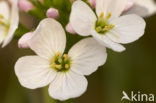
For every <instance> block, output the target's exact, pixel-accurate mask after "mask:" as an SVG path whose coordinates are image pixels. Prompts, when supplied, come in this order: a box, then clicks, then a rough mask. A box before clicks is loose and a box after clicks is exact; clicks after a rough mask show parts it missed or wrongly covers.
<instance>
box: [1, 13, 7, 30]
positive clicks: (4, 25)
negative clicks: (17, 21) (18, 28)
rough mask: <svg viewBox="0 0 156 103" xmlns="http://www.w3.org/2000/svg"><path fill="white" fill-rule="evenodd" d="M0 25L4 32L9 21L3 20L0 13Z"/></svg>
mask: <svg viewBox="0 0 156 103" xmlns="http://www.w3.org/2000/svg"><path fill="white" fill-rule="evenodd" d="M0 27H2V28H3V29H4V30H5V31H6V32H7V31H8V30H9V23H7V22H6V21H5V18H4V16H3V15H1V14H0Z"/></svg>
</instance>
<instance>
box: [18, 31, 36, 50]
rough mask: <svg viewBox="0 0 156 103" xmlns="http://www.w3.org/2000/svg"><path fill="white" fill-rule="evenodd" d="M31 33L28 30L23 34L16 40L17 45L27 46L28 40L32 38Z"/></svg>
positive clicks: (20, 46)
mask: <svg viewBox="0 0 156 103" xmlns="http://www.w3.org/2000/svg"><path fill="white" fill-rule="evenodd" d="M32 36H33V33H32V32H28V33H26V34H24V35H23V36H22V37H21V38H20V39H19V41H18V47H19V48H29V45H28V42H29V40H30V39H31V38H32Z"/></svg>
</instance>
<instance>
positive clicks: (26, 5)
mask: <svg viewBox="0 0 156 103" xmlns="http://www.w3.org/2000/svg"><path fill="white" fill-rule="evenodd" d="M18 7H19V8H20V9H21V10H22V11H24V12H28V11H30V10H32V9H33V8H34V6H33V4H32V3H31V2H29V1H28V0H19V1H18Z"/></svg>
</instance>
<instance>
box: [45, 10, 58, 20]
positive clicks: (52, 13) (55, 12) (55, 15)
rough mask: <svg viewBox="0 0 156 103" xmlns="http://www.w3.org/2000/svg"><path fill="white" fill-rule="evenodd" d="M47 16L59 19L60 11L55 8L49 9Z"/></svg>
mask: <svg viewBox="0 0 156 103" xmlns="http://www.w3.org/2000/svg"><path fill="white" fill-rule="evenodd" d="M46 15H47V17H48V18H54V19H57V18H58V16H59V12H58V10H57V9H55V8H49V9H48V10H47V13H46Z"/></svg>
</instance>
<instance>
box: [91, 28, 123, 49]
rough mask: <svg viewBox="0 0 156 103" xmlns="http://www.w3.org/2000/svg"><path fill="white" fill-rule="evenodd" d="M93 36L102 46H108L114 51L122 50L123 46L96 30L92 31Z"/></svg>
mask: <svg viewBox="0 0 156 103" xmlns="http://www.w3.org/2000/svg"><path fill="white" fill-rule="evenodd" d="M92 35H93V37H94V38H95V39H96V40H97V41H98V42H99V43H100V44H101V45H103V46H105V47H108V48H110V49H112V50H114V51H116V52H122V51H124V50H125V48H124V47H123V46H122V45H121V44H118V43H115V42H113V41H112V40H111V39H110V38H108V37H107V36H106V34H105V35H101V34H98V33H97V32H96V31H92Z"/></svg>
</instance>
